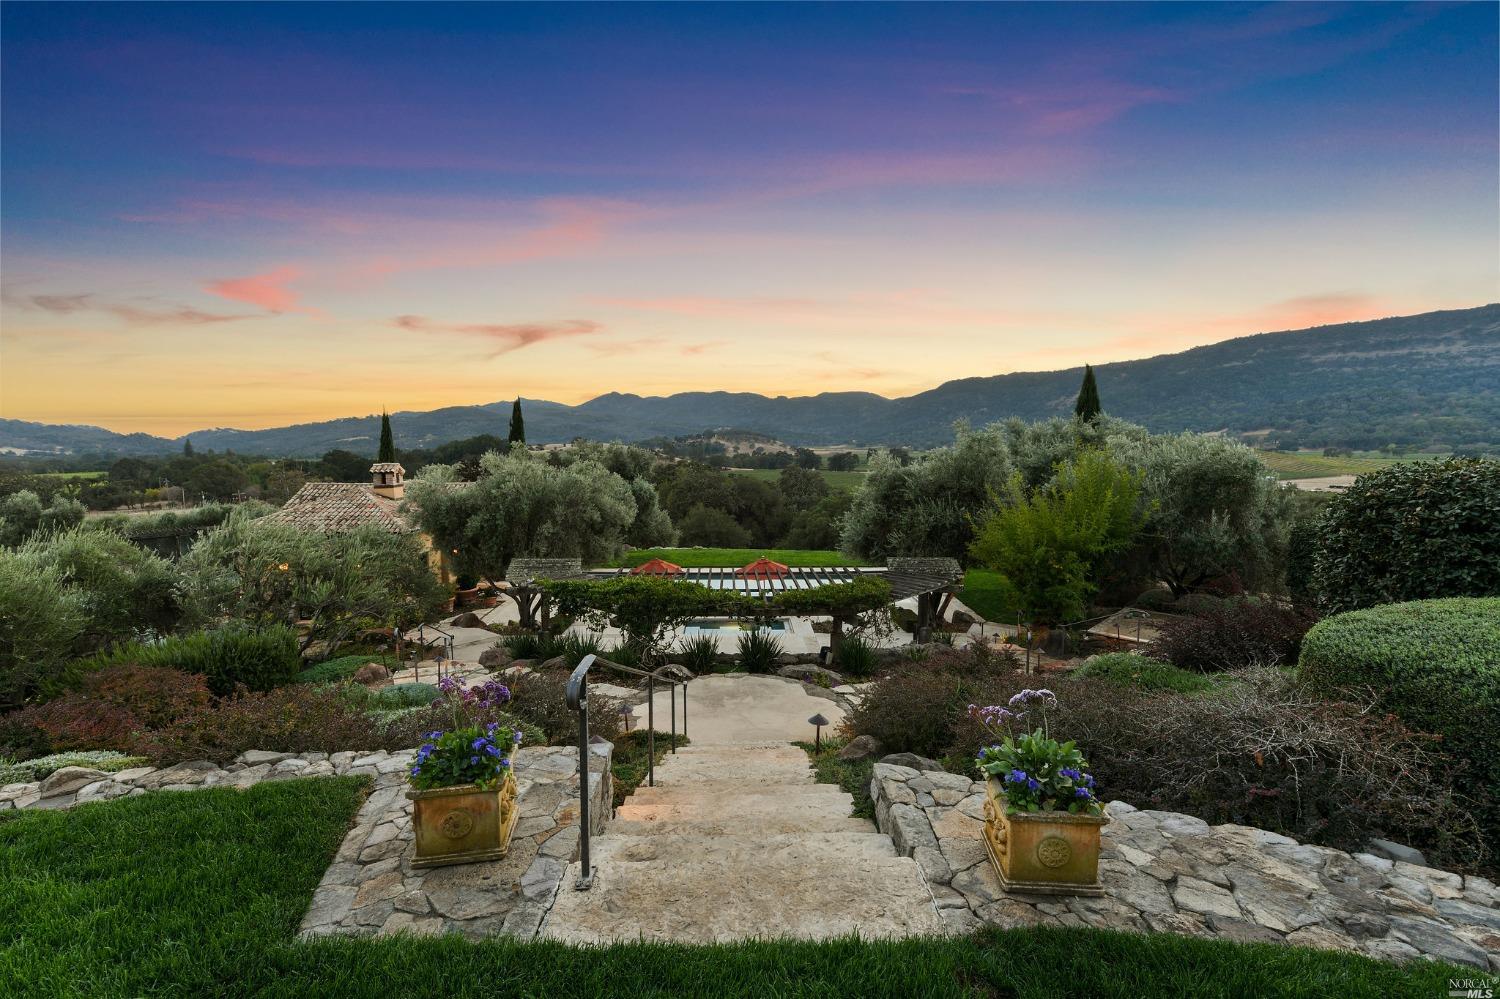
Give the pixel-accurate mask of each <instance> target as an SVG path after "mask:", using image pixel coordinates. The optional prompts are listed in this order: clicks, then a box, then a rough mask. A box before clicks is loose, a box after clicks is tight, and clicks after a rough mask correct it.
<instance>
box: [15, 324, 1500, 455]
mask: <svg viewBox="0 0 1500 999" xmlns="http://www.w3.org/2000/svg"><path fill="white" fill-rule="evenodd" d="M1094 371H1095V374H1096V376H1097V378H1098V383H1099V391H1100V395H1101V397H1102V400H1103V403H1104V408H1105V411H1106V412H1108V413H1111V414H1112V415H1115V416H1120V417H1124V418H1126V419H1128V420H1132V421H1134V422H1137V423H1141V424H1144V425H1145V426H1146V427H1148V428H1150V429H1152V430H1155V431H1162V432H1166V431H1180V430H1197V431H1222V432H1227V433H1231V434H1237V435H1250V436H1258V437H1261V438H1264V439H1268V440H1272V441H1279V442H1281V444H1282V446H1289V445H1290V446H1303V447H1307V446H1313V447H1319V446H1328V445H1341V446H1351V447H1378V446H1381V445H1383V444H1386V443H1401V444H1417V445H1421V444H1447V445H1452V446H1461V445H1473V444H1479V445H1485V444H1490V445H1496V444H1500V304H1491V305H1485V306H1481V307H1479V308H1473V309H1454V310H1445V311H1441V312H1427V313H1423V314H1421V315H1416V316H1398V317H1392V318H1387V319H1377V320H1372V321H1368V322H1356V323H1342V324H1338V325H1331V326H1319V327H1315V328H1312V329H1306V330H1291V331H1284V332H1279V333H1261V334H1256V335H1253V336H1244V337H1237V338H1235V339H1232V340H1225V341H1222V342H1220V343H1215V344H1210V345H1209V346H1206V347H1195V348H1193V349H1191V350H1185V351H1182V352H1180V353H1175V354H1162V355H1159V356H1156V357H1149V358H1144V359H1141V360H1134V361H1120V362H1116V363H1112V364H1101V365H1099V366H1097V367H1096V368H1095V369H1094ZM1082 374H1083V369H1082V368H1068V369H1065V370H1062V371H1046V372H1018V373H1014V374H1006V375H990V376H985V377H975V378H961V379H958V380H955V381H950V382H944V383H943V384H942V385H939V386H937V387H936V388H934V389H930V390H928V391H926V392H920V393H918V394H916V395H912V396H907V397H904V398H899V399H888V398H885V397H884V396H879V395H874V394H872V393H868V392H825V393H822V394H820V395H815V396H801V397H787V396H776V397H768V396H763V395H757V394H754V393H750V392H683V393H679V394H676V395H671V396H665V397H662V396H639V395H632V394H629V393H622V392H610V393H607V394H605V395H601V396H599V397H597V398H594V399H590V400H589V401H588V402H585V403H582V404H580V405H577V406H568V405H564V404H562V403H557V402H548V401H546V400H542V399H525V400H523V402H522V405H523V408H524V411H525V415H526V430H527V438H528V440H529V441H530V442H531V443H554V442H563V441H568V440H571V439H573V438H575V437H586V438H591V439H596V440H622V441H638V440H644V439H647V438H651V437H661V436H677V435H683V434H693V433H699V432H702V431H704V430H709V429H714V428H728V427H733V428H738V429H742V430H753V431H757V432H760V433H764V434H767V435H769V436H772V437H775V438H777V439H779V440H782V441H786V442H788V443H791V444H798V445H835V444H847V445H861V446H864V445H875V444H890V445H897V444H901V445H908V446H915V447H930V446H934V445H938V444H942V443H945V442H947V441H949V440H951V439H952V436H953V424H954V422H955V421H957V420H961V419H962V420H967V421H969V422H970V423H971V424H973V425H976V426H978V425H982V424H985V423H989V422H993V421H995V420H1001V419H1005V418H1007V417H1011V416H1019V417H1022V418H1025V419H1038V418H1043V417H1049V416H1058V415H1065V414H1068V413H1071V412H1072V408H1073V402H1074V398H1075V396H1076V394H1077V391H1078V386H1079V382H1080V380H1081V378H1082ZM510 409H511V402H510V400H508V399H507V400H504V401H500V402H493V403H486V404H484V405H477V406H451V407H447V408H444V409H437V410H431V411H427V412H398V413H392V414H391V424H392V426H393V428H394V430H395V435H396V443H397V445H398V446H399V447H402V448H422V447H432V446H435V445H437V444H441V443H444V442H446V441H451V440H458V439H461V438H465V437H472V436H475V435H478V434H484V433H488V434H495V435H498V436H501V437H504V436H505V433H506V428H507V425H508V421H509V419H510ZM379 425H380V418H379V416H378V415H370V416H358V417H348V418H344V419H338V420H327V421H323V422H319V423H302V424H297V425H294V426H288V427H277V428H274V429H267V430H231V429H206V430H199V431H195V432H193V433H191V434H186V435H184V436H183V437H178V438H165V437H154V436H151V435H149V434H118V433H114V432H112V431H109V430H105V429H102V428H99V427H88V426H65V425H56V424H45V423H32V422H27V421H23V420H3V419H0V451H3V452H5V453H12V454H13V453H18V452H20V453H25V452H31V453H35V452H50V453H83V452H102V453H110V454H152V453H166V452H170V451H175V450H181V448H182V445H183V439H184V437H190V438H191V439H192V441H193V446H194V447H195V448H196V449H198V450H199V451H203V450H206V449H213V450H218V451H224V450H233V451H237V452H240V453H245V454H267V455H278V456H285V457H312V456H316V455H320V454H322V453H323V452H325V451H329V450H332V449H335V448H342V449H345V450H349V451H355V452H358V453H364V454H374V453H375V450H376V442H377V440H378V437H379ZM1293 439H1295V444H1292V440H1293Z"/></svg>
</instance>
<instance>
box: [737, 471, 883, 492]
mask: <svg viewBox="0 0 1500 999" xmlns="http://www.w3.org/2000/svg"><path fill="white" fill-rule="evenodd" d="M724 471H726V472H729V473H731V474H733V475H748V476H750V477H751V478H752V479H760V480H761V481H762V482H775V481H776V480H777V478H778V477H780V475H781V469H779V468H726V469H725V470H724ZM818 474H819V475H821V476H823V478H824V479H825V480H826V481H827V482H828V486H829V488H831V489H844V490H848V491H850V492H852V491H853V490H855V489H858V488H859V487H860V486H862V485H864V482H865V475H867V474H868V473H866V472H864V471H860V470H858V469H856V470H855V471H852V472H833V471H829V470H828V469H826V468H820V469H818Z"/></svg>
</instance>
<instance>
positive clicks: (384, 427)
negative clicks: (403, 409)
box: [375, 409, 396, 461]
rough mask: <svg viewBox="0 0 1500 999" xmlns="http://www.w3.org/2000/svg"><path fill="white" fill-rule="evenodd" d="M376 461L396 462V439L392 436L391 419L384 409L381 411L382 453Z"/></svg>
mask: <svg viewBox="0 0 1500 999" xmlns="http://www.w3.org/2000/svg"><path fill="white" fill-rule="evenodd" d="M375 460H376V461H395V460H396V439H395V438H394V437H392V436H391V417H390V414H389V413H387V412H386V411H385V410H383V409H382V410H381V411H380V453H379V454H378V455H377V456H376V458H375Z"/></svg>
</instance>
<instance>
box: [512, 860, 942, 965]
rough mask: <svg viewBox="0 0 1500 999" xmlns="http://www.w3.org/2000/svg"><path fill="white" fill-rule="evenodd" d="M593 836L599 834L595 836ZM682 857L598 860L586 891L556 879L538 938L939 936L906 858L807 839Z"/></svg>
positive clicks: (928, 899) (572, 873) (571, 876)
mask: <svg viewBox="0 0 1500 999" xmlns="http://www.w3.org/2000/svg"><path fill="white" fill-rule="evenodd" d="M601 842H602V839H601ZM704 848H705V850H704V852H701V853H699V854H697V855H688V856H682V857H675V858H673V857H666V856H660V857H656V856H653V858H652V859H650V860H645V859H642V860H640V861H636V862H632V861H629V860H626V859H625V857H626V856H629V853H628V851H627V852H626V854H625V855H623V856H622V857H621V858H620V859H617V860H612V861H611V862H609V863H601V864H600V865H599V866H598V867H597V868H596V872H595V875H594V885H593V888H592V889H591V890H589V891H586V892H580V891H574V890H571V889H570V888H569V887H566V886H569V885H571V884H572V883H573V881H574V880H575V879H576V878H577V876H578V864H576V863H575V864H572V865H570V868H569V870H568V872H567V874H565V875H564V879H563V884H564V886H565V887H564V888H563V890H562V891H561V892H559V893H558V895H557V900H556V902H555V904H554V905H553V908H552V911H551V913H549V915H548V917H547V921H546V924H545V925H544V926H543V928H542V936H544V937H547V938H550V939H554V940H563V941H568V942H570V943H604V942H609V941H614V940H637V939H645V940H671V941H678V942H683V943H716V942H724V941H730V940H741V939H746V938H752V937H760V938H777V937H790V938H799V939H824V938H828V937H836V936H843V935H848V934H853V933H858V934H859V935H860V936H862V937H866V938H872V937H900V936H910V935H913V934H937V933H941V932H942V924H941V922H940V921H939V918H938V915H937V911H936V909H935V908H934V907H933V903H932V896H931V894H930V892H929V891H928V889H927V885H926V882H925V881H924V880H923V878H922V873H921V871H920V870H919V869H918V867H917V864H916V862H915V861H914V860H912V859H911V858H909V857H891V856H873V855H868V854H866V853H864V852H863V851H862V850H859V849H851V848H850V847H849V846H848V845H847V844H845V843H843V842H840V841H830V842H821V837H816V836H814V837H808V838H805V839H804V842H803V844H802V845H801V846H800V847H789V848H787V849H786V850H785V851H783V853H782V854H781V855H778V856H767V855H766V854H765V852H764V850H758V851H757V850H753V849H752V848H751V845H750V844H747V843H746V842H745V841H743V840H739V841H737V842H735V843H732V844H725V845H724V846H723V848H722V849H716V848H715V846H714V844H713V843H712V842H711V841H709V842H705V843H704Z"/></svg>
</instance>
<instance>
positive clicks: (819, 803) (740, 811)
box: [615, 784, 854, 822]
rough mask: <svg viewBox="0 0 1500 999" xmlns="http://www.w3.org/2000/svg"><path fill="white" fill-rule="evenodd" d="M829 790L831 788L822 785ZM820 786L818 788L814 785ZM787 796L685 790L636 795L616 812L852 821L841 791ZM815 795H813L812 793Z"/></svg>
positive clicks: (797, 791)
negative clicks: (657, 795)
mask: <svg viewBox="0 0 1500 999" xmlns="http://www.w3.org/2000/svg"><path fill="white" fill-rule="evenodd" d="M822 786H824V787H828V786H829V785H826V784H825V785H822ZM813 787H817V785H813ZM782 790H784V791H785V792H786V793H784V794H769V793H758V794H736V793H734V792H733V791H724V792H714V793H707V794H702V795H694V794H692V793H691V792H688V791H684V792H683V793H682V794H677V795H671V796H667V797H663V798H660V799H656V800H642V801H639V802H637V801H635V800H634V795H632V796H631V797H630V798H627V799H626V800H625V804H623V805H621V806H620V807H619V808H617V809H615V818H616V819H624V820H627V821H629V820H634V819H641V820H647V821H649V820H656V821H666V820H676V821H698V822H718V821H725V822H734V821H753V820H755V819H758V818H765V817H770V816H775V817H780V818H787V819H791V818H807V819H819V818H828V819H833V818H848V817H849V813H850V812H852V811H853V810H854V799H853V798H851V797H850V796H849V795H847V794H845V793H844V792H842V791H839V790H838V789H837V788H834V789H833V792H832V793H831V794H830V793H828V792H826V791H825V792H813V791H812V790H811V788H807V789H804V788H784V789H782ZM809 792H811V793H809Z"/></svg>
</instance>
